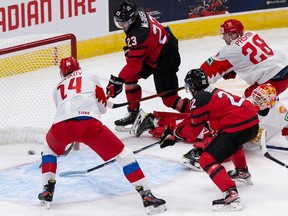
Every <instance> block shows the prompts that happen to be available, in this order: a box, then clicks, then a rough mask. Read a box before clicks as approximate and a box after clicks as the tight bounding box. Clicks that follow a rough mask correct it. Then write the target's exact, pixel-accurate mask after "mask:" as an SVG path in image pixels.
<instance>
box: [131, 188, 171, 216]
mask: <svg viewBox="0 0 288 216" xmlns="http://www.w3.org/2000/svg"><path fill="white" fill-rule="evenodd" d="M136 190H137V191H138V192H139V194H140V195H141V197H142V200H143V205H144V207H145V208H146V212H147V214H148V215H152V214H157V213H161V212H164V211H166V210H167V208H166V205H165V204H166V201H165V200H163V199H158V198H156V197H155V196H154V195H153V194H152V193H151V191H150V190H143V187H142V186H138V187H136Z"/></svg>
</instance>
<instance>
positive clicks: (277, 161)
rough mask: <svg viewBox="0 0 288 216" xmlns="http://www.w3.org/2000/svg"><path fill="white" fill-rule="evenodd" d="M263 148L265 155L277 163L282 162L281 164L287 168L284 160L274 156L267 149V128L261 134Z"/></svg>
mask: <svg viewBox="0 0 288 216" xmlns="http://www.w3.org/2000/svg"><path fill="white" fill-rule="evenodd" d="M261 150H262V153H263V155H264V156H265V157H266V158H268V159H270V160H272V161H274V162H275V163H278V164H280V165H281V166H283V167H285V168H288V165H287V164H285V163H283V162H282V161H279V160H278V159H276V158H274V157H273V156H272V155H270V154H269V152H268V151H267V147H266V130H265V129H264V130H263V131H262V134H261Z"/></svg>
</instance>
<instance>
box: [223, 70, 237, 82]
mask: <svg viewBox="0 0 288 216" xmlns="http://www.w3.org/2000/svg"><path fill="white" fill-rule="evenodd" d="M235 77H236V73H235V72H234V71H231V72H229V73H227V74H225V75H224V76H223V78H224V79H225V80H228V79H235Z"/></svg>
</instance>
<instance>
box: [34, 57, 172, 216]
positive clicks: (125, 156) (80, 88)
mask: <svg viewBox="0 0 288 216" xmlns="http://www.w3.org/2000/svg"><path fill="white" fill-rule="evenodd" d="M59 68H60V74H61V76H62V80H61V81H60V82H59V84H58V85H57V86H56V88H55V89H54V92H53V96H54V101H55V104H56V116H55V122H54V124H53V125H52V126H51V128H50V130H49V131H48V133H47V135H46V140H47V145H45V146H44V149H43V153H42V178H43V192H41V193H40V194H39V195H38V198H39V199H40V200H41V203H42V204H44V205H45V206H46V207H49V205H50V202H52V200H53V196H54V189H55V184H56V180H55V175H56V169H57V156H58V155H63V154H64V151H65V147H66V146H67V145H68V144H70V143H72V142H81V143H84V144H86V145H87V146H89V147H90V148H91V149H92V150H93V151H95V153H97V154H98V155H99V156H100V157H101V158H102V159H103V160H104V161H108V160H110V159H111V158H114V157H115V159H116V160H117V162H119V164H120V165H121V166H122V168H123V174H124V176H125V177H126V179H127V180H128V181H129V182H130V183H131V184H132V185H133V186H134V187H135V189H136V190H137V191H138V192H139V194H140V196H141V198H142V200H143V205H144V207H145V208H146V210H147V213H148V214H153V213H159V212H163V211H165V210H166V206H165V204H166V202H165V200H163V199H158V198H156V197H155V196H154V195H153V194H152V192H151V190H150V188H149V186H148V183H147V180H146V178H145V175H144V173H143V172H142V169H141V168H140V166H139V164H138V162H137V161H136V160H135V157H134V154H133V152H132V151H131V150H130V149H128V148H127V147H125V146H124V144H123V142H122V141H121V140H120V139H119V138H118V137H117V136H116V135H115V134H114V133H113V132H112V131H111V130H110V129H109V128H108V127H106V126H105V125H103V124H102V122H101V121H100V115H101V114H104V113H105V112H106V105H107V100H106V96H105V93H104V90H103V89H102V87H101V85H100V82H99V80H98V77H97V76H96V75H95V73H87V72H84V71H82V70H81V68H80V66H79V63H78V61H77V60H76V59H75V58H73V57H67V58H64V59H62V60H61V62H60V66H59ZM99 187H101V185H100V186H99Z"/></svg>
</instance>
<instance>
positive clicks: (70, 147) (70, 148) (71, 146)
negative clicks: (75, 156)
mask: <svg viewBox="0 0 288 216" xmlns="http://www.w3.org/2000/svg"><path fill="white" fill-rule="evenodd" d="M76 143H77V142H73V143H72V144H71V145H70V146H69V148H67V149H66V150H65V152H64V154H63V156H66V155H68V154H69V152H70V151H71V150H72V149H73V146H74V144H76ZM41 155H42V154H41ZM61 156H62V155H61ZM41 167H42V163H40V165H39V168H41Z"/></svg>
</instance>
